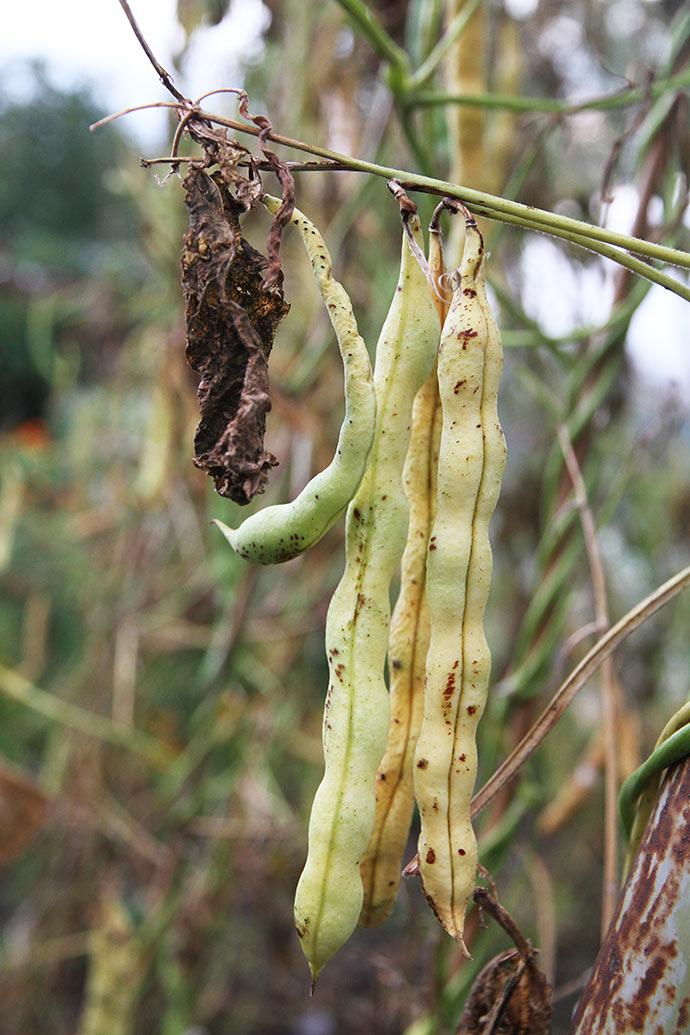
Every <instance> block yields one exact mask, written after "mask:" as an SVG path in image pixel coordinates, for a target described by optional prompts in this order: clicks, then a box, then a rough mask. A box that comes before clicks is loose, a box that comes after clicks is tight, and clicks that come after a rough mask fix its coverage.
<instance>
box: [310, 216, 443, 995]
mask: <svg viewBox="0 0 690 1035" xmlns="http://www.w3.org/2000/svg"><path fill="white" fill-rule="evenodd" d="M406 218H407V219H408V220H409V223H408V226H409V228H410V230H411V232H412V234H413V236H414V238H415V240H416V241H417V242H418V243H420V242H421V241H422V234H421V228H420V225H419V219H418V217H417V215H416V214H414V215H409V214H407V216H406ZM439 334H440V323H439V319H438V315H437V313H436V310H435V308H434V305H433V303H432V301H431V296H430V294H429V291H428V288H427V283H426V278H425V276H424V273H423V272H422V270H421V269H420V268H419V266H418V264H417V261H416V259H415V258H414V256H413V255H412V252H411V249H410V246H409V244H408V241H407V237H406V236H405V235H404V236H403V246H402V260H401V268H400V278H399V280H398V285H397V288H396V292H395V296H394V298H393V301H392V303H391V308H390V310H389V313H388V316H387V317H386V320H385V323H384V325H383V328H382V331H381V335H380V338H379V342H378V346H377V352H376V367H375V373H374V381H375V384H376V397H377V416H376V434H375V437H374V443H373V446H372V449H371V455H370V458H369V466H368V468H367V471H366V474H365V476H364V479H363V480H362V484H361V485H360V487H359V489H358V491H357V494H356V495H355V497H354V499H353V500H352V502H351V503H350V506H349V508H348V512H347V522H346V565H345V572H344V574H343V577H342V579H341V581H340V583H339V585H338V587H337V589H336V591H335V593H334V595H333V599H332V600H331V603H330V607H329V610H328V616H327V620H326V655H327V658H328V665H329V672H330V678H329V687H328V694H327V697H326V705H325V710H324V721H323V742H324V757H325V773H324V777H323V780H322V782H321V784H320V786H319V788H318V790H317V792H316V797H315V799H314V805H313V808H312V813H311V819H310V824H309V852H308V857H307V862H306V865H305V868H304V871H303V873H302V876H301V878H300V881H299V884H298V887H297V892H296V895H295V925H296V928H297V933H298V935H299V937H300V939H301V942H302V948H303V950H304V953H305V955H306V957H307V960H308V962H309V966H310V968H311V973H312V982H314V981H316V978H317V977H318V975H319V973H320V971H321V969H322V968H323V966H324V964H325V963H326V962H327V960H328V959H330V957H331V956H332V955H333V954H334V953H335V952H337V950H338V949H339V948H340V947H341V946H342V945H344V943H345V942H346V941H347V939H348V938H349V937H350V935H351V934H352V931H353V930H354V928H355V926H356V924H357V919H358V917H359V914H360V909H361V905H362V894H363V892H362V880H361V876H360V863H361V861H362V858H363V856H364V852H365V850H366V847H367V842H368V840H369V836H370V833H371V829H372V826H373V822H374V813H375V794H374V783H375V776H376V769H377V766H378V764H379V761H380V760H381V756H382V754H383V751H384V748H385V744H386V735H387V732H388V719H389V701H388V691H387V689H386V684H385V679H384V666H385V658H386V648H387V644H388V627H389V622H390V600H389V593H390V582H391V579H392V577H393V575H394V573H395V571H396V569H397V567H398V564H399V562H400V557H401V554H402V551H403V548H404V545H405V538H406V533H407V521H408V507H407V502H406V500H405V495H404V492H403V488H402V478H401V474H402V468H403V462H404V459H405V454H406V452H407V447H408V443H409V438H410V423H411V411H412V403H413V400H414V397H415V394H416V392H417V390H418V389H419V387H420V386H421V385H422V384H423V383H424V381H425V379H426V378H427V376H428V374H429V371H430V370H431V367H432V365H433V362H434V358H435V356H436V352H437V348H438V342H439Z"/></svg>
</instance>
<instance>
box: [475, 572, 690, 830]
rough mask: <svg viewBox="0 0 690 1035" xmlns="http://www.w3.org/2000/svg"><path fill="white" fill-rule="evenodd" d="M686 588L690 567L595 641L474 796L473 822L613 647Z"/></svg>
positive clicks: (512, 777)
mask: <svg viewBox="0 0 690 1035" xmlns="http://www.w3.org/2000/svg"><path fill="white" fill-rule="evenodd" d="M688 586H690V567H687V568H683V570H682V571H679V572H678V573H677V574H676V575H674V576H673V577H672V578H670V579H669V580H668V581H667V582H664V583H663V585H661V586H659V587H658V588H657V589H655V590H654V592H653V593H650V595H649V596H648V597H645V599H644V600H641V601H640V603H639V604H637V605H636V606H635V607H633V608H632V610H630V611H628V613H627V614H626V615H624V616H623V618H621V619H620V620H619V621H618V622H616V624H615V625H613V626H612V627H611V628H610V629H609V630H608V631H607V632H606V633H605V634H604V635H603V636H602V637H601V639H600V640H597V642H596V643H595V644H594V646H593V647H592V648H591V650H589V651H588V652H587V654H585V656H584V658H583V659H582V660H581V661H580V662H579V664H578V665H576V666H575V668H574V669H573V671H572V672H571V673H570V675H569V676H568V678H567V679H566V680H565V682H564V683H562V684H561V686H560V687H559V688H558V690H557V691H556V693H555V694H554V696H553V697H552V698H551V701H550V703H549V704H548V705H547V707H546V708H545V709H544V711H543V712H542V714H541V715H540V716H539V718H538V719H537V721H536V722H535V724H534V725H533V726H532V728H531V729H530V730H529V732H528V733H526V734H525V736H524V737H523V738H522V740H521V741H520V743H519V744H518V745H517V747H516V748H515V749H514V750H513V751H512V752H511V754H510V755H509V756H508V758H507V759H506V760H505V761H504V762H503V763H502V764H501V765H500V766H499V767H498V769H497V770H496V772H495V773H494V774H493V776H491V777H490V778H489V779H488V780H487V782H486V783H485V784H484V786H483V787H482V789H481V790H480V791H479V792H478V793H477V794H475V796H474V798H473V799H472V806H471V816H472V818H473V819H474V817H475V816H477V815H478V814H479V813H480V812H481V811H482V809H484V808H486V806H487V805H488V804H489V802H490V801H491V800H492V798H494V797H495V795H496V794H498V792H499V790H500V789H501V788H502V787H503V786H505V784H507V783H509V782H510V780H513V779H514V778H515V777H516V776H517V774H518V772H519V771H520V769H521V767H522V766H523V765H524V763H525V762H526V761H527V759H528V758H530V757H531V756H532V755H533V754H534V752H535V751H536V750H537V748H538V747H539V745H540V744H541V743H542V741H543V740H544V738H545V737H546V736H547V734H548V733H549V732H550V731H551V730H552V729H553V727H554V726H555V724H556V723H557V722H558V720H559V719H560V717H561V715H562V714H563V712H564V711H565V709H566V708H567V707H568V705H569V704H570V703H571V701H572V700H573V698H574V697H575V696H576V695H577V694H578V693H579V691H580V690H581V689H582V688H583V686H585V685H586V683H587V682H588V681H589V680H590V679H591V677H592V676H593V675H594V673H595V672H596V671H597V669H598V668H599V666H600V665H601V664H602V662H603V661H604V660H605V659H606V658H608V657H609V656H610V655H611V654H612V653H613V651H614V650H615V649H616V647H617V646H618V645H619V644H620V643H622V642H623V640H624V639H626V637H628V636H629V635H630V633H632V632H634V631H635V629H637V628H639V626H640V625H642V624H643V623H644V622H646V621H647V620H648V619H649V618H651V617H652V615H654V614H656V612H657V611H659V610H661V608H662V607H663V606H664V605H665V604H667V603H668V602H669V601H670V600H673V598H674V597H676V596H677V595H678V594H679V593H681V592H682V591H683V590H684V589H687V588H688Z"/></svg>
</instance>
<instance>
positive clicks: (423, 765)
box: [417, 758, 429, 769]
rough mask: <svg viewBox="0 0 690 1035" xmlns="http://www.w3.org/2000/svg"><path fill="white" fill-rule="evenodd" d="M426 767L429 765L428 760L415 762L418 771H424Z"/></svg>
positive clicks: (422, 759)
mask: <svg viewBox="0 0 690 1035" xmlns="http://www.w3.org/2000/svg"><path fill="white" fill-rule="evenodd" d="M428 765H429V759H428V758H420V760H419V761H418V762H417V768H418V769H426V768H427V766H428Z"/></svg>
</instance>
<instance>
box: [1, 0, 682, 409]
mask: <svg viewBox="0 0 690 1035" xmlns="http://www.w3.org/2000/svg"><path fill="white" fill-rule="evenodd" d="M131 7H132V10H133V12H134V14H135V17H136V18H137V20H138V21H139V24H140V27H141V29H142V32H143V33H144V36H145V37H146V39H147V40H148V42H149V44H150V45H151V47H152V49H153V51H154V53H155V54H156V56H157V57H158V59H159V61H160V62H161V63H162V64H163V65H164V67H166V68H167V69H168V71H172V70H173V60H172V59H173V55H174V54H175V52H176V51H177V50H178V49H179V48H180V46H181V44H182V41H183V33H182V29H181V27H180V26H179V25H178V23H177V19H176V16H175V8H176V0H131ZM267 21H268V14H267V11H266V8H264V6H263V4H262V3H261V0H241V2H239V3H238V2H236V3H234V4H233V5H232V10H231V12H230V14H229V16H227V17H226V18H225V19H224V20H223V22H222V23H221V24H220V25H219V26H214V27H211V28H208V29H200V30H197V31H196V32H195V33H194V36H193V38H192V45H191V47H190V49H189V51H188V53H187V55H186V57H185V68H184V75H176V77H175V81H176V84H177V86H178V88H179V89H180V90H181V92H182V93H184V94H186V95H187V96H199V95H200V94H202V93H204V92H205V91H206V90H212V89H214V88H217V87H218V86H238V85H241V84H240V71H239V63H238V55H239V54H240V53H242V55H243V56H244V57H245V58H246V57H247V56H250V57H251V55H252V53H255V54H256V53H258V52H259V49H260V37H261V32H262V30H263V28H264V27H265V25H266V23H267ZM35 58H40V59H42V60H44V61H45V62H46V64H47V66H48V69H49V72H50V78H51V79H52V80H53V81H54V82H55V84H56V85H58V86H63V87H73V86H81V85H87V86H89V87H90V88H91V90H92V92H93V95H94V98H95V100H96V102H97V103H98V104H99V105H100V106H102V107H103V108H104V110H105V111H108V112H110V111H113V112H114V111H118V110H121V109H123V108H127V107H130V106H132V105H135V104H140V103H142V102H146V101H158V100H168V99H169V95H168V94H167V92H166V91H165V90H164V89H163V87H162V86H161V85H160V84H159V83H158V82H157V80H156V77H155V73H154V72H153V69H152V68H151V66H150V64H149V62H148V60H147V59H146V57H145V55H144V53H143V51H142V50H141V48H140V46H139V44H138V43H137V41H136V39H135V37H134V35H133V33H132V30H131V28H130V26H129V24H128V22H127V19H126V18H125V15H124V13H123V11H122V8H121V7H120V4H119V2H118V0H62V2H61V0H33V2H21V0H19V2H12V3H8V4H6V5H5V10H4V12H3V22H2V31H0V64H1V65H2V72H3V74H2V84H3V89H4V90H6V91H8V92H9V93H10V94H11V95H15V96H16V95H17V94H19V95H20V96H21V93H22V90H25V89H26V77H25V76H22V75H21V73H20V65H19V63H20V62H21V61H23V60H27V59H35ZM219 107H220V105H219ZM121 128H122V129H127V130H128V131H129V132H130V133H131V134H132V135H134V136H135V137H136V138H137V142H138V143H139V144H140V146H141V147H142V150H143V151H145V150H148V149H149V148H150V149H152V150H155V149H156V148H158V147H161V146H163V145H164V143H165V137H164V133H165V121H164V117H163V116H162V115H161V113H160V112H156V111H152V112H143V113H140V114H137V115H130V116H127V118H126V120H123V123H122V124H121ZM286 130H288V131H289V127H286ZM635 207H636V192H635V191H634V189H632V188H630V187H623V188H621V189H619V190H618V191H617V192H616V196H615V201H614V204H613V205H612V206H611V208H610V210H609V213H608V216H607V225H608V226H610V227H614V228H615V229H617V230H622V231H623V232H627V231H628V229H629V227H630V224H631V220H632V217H633V215H634V212H635ZM530 248H531V250H532V258H531V261H530V262H529V263H528V264H527V266H528V268H530V269H531V270H535V269H537V268H539V270H540V271H541V272H540V273H539V276H538V284H537V285H536V290H534V291H531V289H530V285H529V284H526V285H525V288H526V290H525V298H524V304H525V306H526V308H527V309H528V310H529V311H530V313H531V314H532V315H533V316H534V317H536V318H537V319H539V320H541V321H543V322H544V324H545V329H546V330H547V331H550V332H551V333H560V332H562V331H564V330H567V327H568V326H569V325H572V324H575V323H577V321H578V319H581V318H582V316H583V315H584V314H583V313H581V312H578V313H574V312H573V310H572V306H571V305H570V303H569V301H568V299H569V298H570V299H572V298H579V299H582V297H583V289H584V288H585V287H586V285H584V284H582V283H580V278H578V276H577V275H576V274H575V273H574V272H573V270H572V267H571V266H570V265H569V264H568V263H567V262H565V261H564V260H563V258H562V256H561V255H560V253H559V252H558V250H557V249H556V246H555V245H553V244H552V243H551V242H549V241H547V240H546V239H545V238H540V239H538V241H537V242H536V243H535V244H534V245H533V246H530ZM538 253H539V254H540V255H541V259H542V261H541V262H539V261H537V254H538ZM609 279H610V272H609ZM606 292H607V288H606V286H604V287H603V288H602V287H601V286H600V288H599V290H598V291H597V292H592V291H591V286H590V296H592V297H593V300H594V301H593V308H592V311H591V313H590V314H589V315H590V316H591V318H592V319H596V318H597V317H600V316H603V315H604V314H605V311H606ZM559 294H560V295H561V300H562V304H561V305H560V306H559V305H555V300H556V299H557V298H558V296H559ZM585 294H586V292H585ZM597 299H598V303H600V304H597ZM598 309H601V312H598V311H597V310H598ZM554 312H558V313H560V314H561V320H560V323H564V324H565V326H563V327H561V326H560V323H559V327H558V328H557V329H556V328H554V327H553V326H550V325H549V320H551V319H552V314H553V313H554ZM689 314H690V308H689V307H688V304H687V303H686V302H683V301H682V299H679V298H678V297H677V296H675V295H673V294H672V293H671V292H668V291H665V290H664V289H663V288H658V287H653V288H652V289H651V291H650V292H649V294H648V296H647V298H646V299H645V301H644V303H643V304H642V305H641V306H640V308H639V310H638V312H637V313H636V315H635V317H634V322H633V326H632V327H631V332H630V335H629V341H630V346H631V350H632V352H633V355H634V359H635V364H636V366H637V367H638V369H639V371H640V373H641V374H642V375H643V376H644V377H646V378H648V379H651V380H652V381H657V382H659V383H660V384H663V385H665V386H667V385H668V383H669V380H672V381H674V382H675V383H676V384H677V387H678V389H679V390H680V392H681V393H682V395H683V396H684V397H685V399H686V400H688V401H689V402H690V331H689V327H690V315H689Z"/></svg>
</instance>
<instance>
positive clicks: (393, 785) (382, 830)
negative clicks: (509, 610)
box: [359, 230, 446, 927]
mask: <svg viewBox="0 0 690 1035" xmlns="http://www.w3.org/2000/svg"><path fill="white" fill-rule="evenodd" d="M429 271H430V273H431V278H432V281H433V282H434V283H435V285H436V286H437V292H434V293H433V295H432V298H433V302H434V305H435V307H436V310H437V312H438V314H439V318H440V320H441V322H442V321H443V319H444V317H445V308H446V307H445V306H444V303H443V299H442V297H441V289H440V286H439V279H440V277H441V275H442V274H443V273H444V272H445V268H444V264H443V248H442V245H441V236H440V233H438V232H437V231H436V232H435V231H431V230H430V236H429ZM440 437H441V407H440V400H439V395H438V378H437V375H436V365H435V364H434V367H433V369H432V371H431V373H430V374H429V377H428V378H427V379H426V381H425V382H424V384H423V385H422V387H421V388H420V389H419V391H418V392H417V395H416V397H415V401H414V406H413V409H412V433H411V436H410V445H409V448H408V451H407V457H406V459H405V467H404V469H403V488H404V491H405V496H406V498H407V502H408V505H409V508H410V517H409V524H408V529H407V542H406V544H405V550H404V552H403V556H402V562H401V567H400V592H399V594H398V599H397V601H396V604H395V608H394V609H393V615H392V617H391V624H390V633H389V637H388V680H389V684H390V704H391V718H390V723H389V727H388V743H387V745H386V751H385V754H384V756H383V758H382V759H381V763H380V765H379V768H378V772H377V774H376V816H375V819H374V829H373V830H372V832H371V837H370V838H369V845H368V847H367V852H366V855H365V856H364V859H363V861H362V866H361V874H362V884H363V887H364V900H363V902H362V911H361V913H360V917H359V922H360V924H362V925H363V926H364V927H376V926H378V924H380V923H383V921H384V920H385V919H386V917H387V916H389V915H390V913H391V912H392V910H393V907H394V905H395V900H396V898H397V895H398V888H399V887H400V876H401V870H402V859H403V853H404V851H405V844H406V842H407V837H408V834H409V829H410V820H411V818H412V809H413V807H414V780H413V764H412V763H413V757H414V749H415V744H416V741H417V736H418V734H419V727H420V725H421V721H422V713H423V708H424V669H425V662H426V654H427V650H428V648H429V636H430V631H431V626H430V622H429V610H428V608H427V604H426V592H425V582H426V551H427V543H428V540H429V531H430V529H431V526H432V524H433V520H434V516H435V513H436V472H437V468H438V451H439V442H440Z"/></svg>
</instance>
